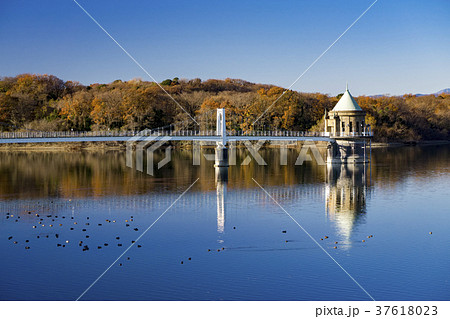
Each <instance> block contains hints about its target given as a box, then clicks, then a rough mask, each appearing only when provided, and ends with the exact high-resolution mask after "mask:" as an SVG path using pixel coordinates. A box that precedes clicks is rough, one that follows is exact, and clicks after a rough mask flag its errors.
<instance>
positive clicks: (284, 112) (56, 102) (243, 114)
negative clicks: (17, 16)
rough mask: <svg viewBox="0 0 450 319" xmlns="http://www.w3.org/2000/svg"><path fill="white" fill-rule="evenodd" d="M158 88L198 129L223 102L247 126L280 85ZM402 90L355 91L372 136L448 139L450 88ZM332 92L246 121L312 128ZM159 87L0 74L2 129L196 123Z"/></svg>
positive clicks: (233, 123)
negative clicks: (397, 93)
mask: <svg viewBox="0 0 450 319" xmlns="http://www.w3.org/2000/svg"><path fill="white" fill-rule="evenodd" d="M161 85H162V86H163V88H164V89H165V90H166V91H167V92H168V93H170V95H171V96H172V97H173V98H174V99H175V100H176V101H177V102H178V103H179V104H180V106H182V107H183V108H184V109H185V110H186V111H187V112H189V113H190V114H191V115H192V116H197V118H199V119H200V120H199V122H200V125H201V129H211V128H212V127H213V125H214V124H213V123H214V115H212V116H211V114H213V112H211V111H212V110H214V109H216V108H218V107H225V108H226V110H227V118H228V121H227V126H228V128H229V129H235V130H244V131H246V130H251V129H252V128H253V127H252V123H253V122H254V121H255V120H256V119H257V118H258V117H259V116H260V114H262V113H263V111H264V110H266V109H267V108H268V107H269V106H270V105H272V104H273V102H274V101H275V100H276V99H277V98H279V97H280V95H281V94H282V93H283V91H284V89H283V88H280V87H277V86H273V85H265V84H255V83H250V82H247V81H244V80H237V79H225V80H214V79H211V80H206V81H201V80H200V79H193V80H180V79H178V78H175V79H173V80H165V81H163V82H162V83H161ZM447 92H448V91H446V90H444V92H443V93H442V94H439V95H426V96H415V95H404V96H402V97H385V96H378V97H366V96H360V97H358V98H357V101H358V103H359V104H360V106H361V107H362V108H363V109H364V110H366V111H367V115H366V121H367V123H369V124H371V126H372V128H373V131H374V134H375V138H376V140H379V141H420V140H431V139H447V140H448V139H449V132H448V129H449V127H450V95H449V94H447ZM337 101H338V98H337V97H333V96H328V95H325V94H321V93H300V92H296V91H287V92H286V93H285V94H284V95H282V96H281V98H279V100H278V101H277V102H276V103H275V104H274V105H273V107H271V108H270V109H269V111H268V112H267V113H266V114H265V115H264V116H263V117H262V118H261V119H260V120H259V121H258V122H257V124H256V125H255V127H254V129H270V130H302V131H305V130H319V129H321V125H322V117H323V114H324V111H325V109H327V110H331V109H332V108H333V106H334V105H335V104H336V102H337ZM180 106H179V105H177V104H176V103H175V102H174V101H173V100H172V99H171V98H170V97H169V96H168V95H167V94H165V93H164V92H163V91H162V90H161V88H160V87H159V86H158V85H157V84H156V83H153V82H146V81H141V80H131V81H127V82H124V81H121V80H116V81H114V82H112V83H108V84H92V85H89V86H84V85H81V84H79V83H77V82H73V81H66V82H65V81H63V80H61V79H59V78H57V77H55V76H52V75H34V74H22V75H18V76H16V77H3V78H0V121H1V122H2V123H1V127H2V130H4V131H5V130H25V129H28V130H43V131H55V130H80V131H86V130H141V129H144V128H156V127H163V126H167V125H169V124H173V123H175V125H176V126H177V127H180V128H181V127H182V128H191V129H198V126H195V125H194V123H193V122H192V121H190V120H189V116H188V115H187V114H185V113H184V112H183V110H182V109H181V108H180Z"/></svg>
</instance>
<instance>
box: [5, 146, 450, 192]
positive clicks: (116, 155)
mask: <svg viewBox="0 0 450 319" xmlns="http://www.w3.org/2000/svg"><path fill="white" fill-rule="evenodd" d="M449 149H450V148H449V147H448V146H439V147H434V146H428V147H402V148H388V149H374V150H373V151H372V159H373V161H372V165H371V168H372V172H371V178H372V181H371V183H372V184H375V183H376V184H377V185H381V186H382V187H395V185H397V184H399V183H400V182H401V181H402V180H403V179H404V178H406V177H410V176H411V171H414V178H416V179H418V182H420V180H421V179H424V178H426V177H427V175H428V174H429V172H430V171H431V170H434V171H439V170H442V169H447V168H448V166H449V160H448V158H450V157H449V156H448V155H449ZM203 152H204V153H211V154H213V153H214V151H213V149H210V150H207V149H205V150H203ZM260 154H261V156H262V157H263V158H264V159H265V161H266V162H267V164H268V165H267V166H259V165H258V164H257V163H256V162H255V161H254V160H252V161H251V162H250V164H249V165H247V166H239V165H237V166H230V167H229V178H228V179H229V183H228V188H230V189H231V188H255V187H256V185H255V183H254V181H253V180H252V178H256V179H257V180H258V182H259V183H261V184H262V185H265V186H268V187H270V186H280V185H282V186H288V185H299V184H310V185H311V184H314V185H318V186H320V185H321V184H323V183H324V182H325V181H326V178H327V174H326V170H325V168H324V167H323V166H319V165H317V164H315V163H314V162H305V163H304V164H303V165H301V166H295V165H294V164H293V163H295V159H296V158H297V156H298V154H299V151H298V150H295V149H289V150H288V165H286V166H282V165H280V163H279V160H280V159H279V150H278V149H262V150H260ZM247 155H248V153H247V152H246V150H244V149H238V150H237V163H238V164H239V163H241V162H242V161H243V160H244V158H245V157H246V156H247ZM164 156H165V155H164V153H163V152H160V153H156V154H155V159H154V160H155V162H158V161H159V160H161V159H162V158H163V157H164ZM192 161H193V159H192V151H191V150H187V149H186V150H176V151H174V152H173V153H172V161H171V162H170V163H169V164H168V165H167V166H165V167H163V168H162V169H160V170H155V176H149V175H147V174H145V173H142V172H138V171H136V170H135V169H131V168H129V167H126V165H125V151H105V152H102V151H98V152H36V151H34V152H9V153H7V152H1V153H0V174H1V175H0V176H2V179H1V180H0V196H1V197H2V198H8V197H16V198H17V197H19V198H33V197H47V196H60V197H83V196H104V195H128V194H133V195H135V194H144V193H148V192H161V191H163V190H179V189H180V187H181V188H182V187H185V186H186V185H187V184H189V183H190V182H192V181H193V180H195V179H196V178H197V177H199V178H200V180H199V181H198V182H197V184H198V185H196V188H195V189H198V190H201V191H208V190H209V191H214V190H215V184H214V179H215V176H214V174H215V171H214V169H213V165H214V163H213V162H211V161H206V160H205V159H204V158H203V157H202V163H201V165H199V166H193V165H192ZM144 167H145V165H144Z"/></svg>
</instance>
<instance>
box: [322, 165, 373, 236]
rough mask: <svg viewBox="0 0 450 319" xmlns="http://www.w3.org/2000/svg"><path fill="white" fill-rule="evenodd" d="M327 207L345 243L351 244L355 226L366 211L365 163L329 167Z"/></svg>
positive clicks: (328, 214) (328, 213) (327, 211)
mask: <svg viewBox="0 0 450 319" xmlns="http://www.w3.org/2000/svg"><path fill="white" fill-rule="evenodd" d="M327 170H328V174H327V186H326V200H325V209H326V214H327V216H328V218H329V219H330V220H332V221H334V222H335V225H336V228H337V229H338V232H339V235H340V236H341V237H342V239H341V240H342V241H343V243H344V244H348V245H349V244H350V238H351V234H352V232H353V229H354V227H355V226H356V225H357V224H358V222H360V221H361V217H362V216H364V214H365V213H366V195H367V194H366V192H367V185H366V172H365V167H364V164H359V165H339V166H329V167H328V168H327Z"/></svg>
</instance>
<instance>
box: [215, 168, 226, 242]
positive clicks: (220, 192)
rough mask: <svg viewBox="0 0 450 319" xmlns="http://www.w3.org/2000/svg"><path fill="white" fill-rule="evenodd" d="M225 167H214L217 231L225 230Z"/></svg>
mask: <svg viewBox="0 0 450 319" xmlns="http://www.w3.org/2000/svg"><path fill="white" fill-rule="evenodd" d="M227 175H228V169H227V168H225V169H224V168H219V167H218V168H216V195H217V232H218V233H223V232H224V230H225V199H226V196H227V177H228V176H227Z"/></svg>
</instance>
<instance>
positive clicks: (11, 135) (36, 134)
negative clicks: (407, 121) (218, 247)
mask: <svg viewBox="0 0 450 319" xmlns="http://www.w3.org/2000/svg"><path fill="white" fill-rule="evenodd" d="M227 135H228V136H259V137H262V138H264V137H272V136H279V137H370V136H373V135H372V133H371V132H361V133H355V132H352V133H337V134H333V135H332V136H331V135H330V132H308V131H305V132H300V131H236V130H230V131H227ZM133 136H215V137H218V136H217V133H216V131H215V130H200V131H199V130H144V131H139V132H138V131H86V132H76V131H61V132H40V131H26V132H0V138H1V139H19V138H20V139H23V138H67V137H74V138H75V137H133Z"/></svg>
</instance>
